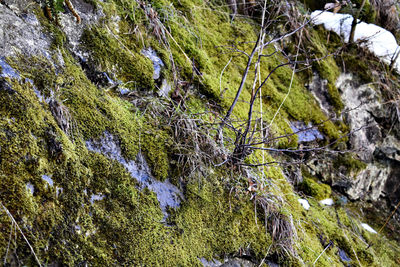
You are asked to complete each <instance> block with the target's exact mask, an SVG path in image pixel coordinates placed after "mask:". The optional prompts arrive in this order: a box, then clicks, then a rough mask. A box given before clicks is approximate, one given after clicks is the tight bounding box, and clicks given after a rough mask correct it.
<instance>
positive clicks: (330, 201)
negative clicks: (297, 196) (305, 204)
mask: <svg viewBox="0 0 400 267" xmlns="http://www.w3.org/2000/svg"><path fill="white" fill-rule="evenodd" d="M319 203H320V204H322V205H325V206H332V205H333V204H335V202H334V201H333V199H332V198H326V199H323V200H321V201H320V202H319Z"/></svg>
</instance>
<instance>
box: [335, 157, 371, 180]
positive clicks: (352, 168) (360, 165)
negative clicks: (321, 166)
mask: <svg viewBox="0 0 400 267" xmlns="http://www.w3.org/2000/svg"><path fill="white" fill-rule="evenodd" d="M333 166H334V167H335V168H336V169H340V168H343V167H344V168H345V170H346V173H347V175H351V176H353V177H356V176H357V174H358V173H359V172H360V171H362V170H364V169H365V168H366V167H367V164H366V163H365V162H363V161H361V160H359V159H358V158H357V156H356V155H355V154H354V153H344V154H339V156H338V157H337V159H336V160H335V161H334V163H333Z"/></svg>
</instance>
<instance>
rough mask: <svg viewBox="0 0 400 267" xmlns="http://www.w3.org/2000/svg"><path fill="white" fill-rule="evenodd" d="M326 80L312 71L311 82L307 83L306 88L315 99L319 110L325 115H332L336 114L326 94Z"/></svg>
mask: <svg viewBox="0 0 400 267" xmlns="http://www.w3.org/2000/svg"><path fill="white" fill-rule="evenodd" d="M327 85H328V81H327V80H325V79H321V78H320V77H319V75H318V74H317V73H315V72H314V73H313V77H312V80H311V83H309V84H308V86H307V87H308V89H309V90H310V91H311V93H312V95H313V96H314V98H315V99H316V100H317V102H318V104H319V106H320V107H321V110H322V111H323V112H324V113H325V115H327V116H329V117H330V116H332V114H336V112H335V109H334V107H333V106H332V105H331V103H330V102H329V94H328V87H327Z"/></svg>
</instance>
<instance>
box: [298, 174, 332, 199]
mask: <svg viewBox="0 0 400 267" xmlns="http://www.w3.org/2000/svg"><path fill="white" fill-rule="evenodd" d="M300 190H301V191H303V192H304V193H305V194H306V195H308V196H312V197H314V198H315V199H317V200H322V199H325V198H328V197H330V195H331V187H330V186H329V185H327V184H322V183H318V182H317V181H315V180H314V179H312V178H309V177H305V178H304V179H303V182H302V183H301V184H300Z"/></svg>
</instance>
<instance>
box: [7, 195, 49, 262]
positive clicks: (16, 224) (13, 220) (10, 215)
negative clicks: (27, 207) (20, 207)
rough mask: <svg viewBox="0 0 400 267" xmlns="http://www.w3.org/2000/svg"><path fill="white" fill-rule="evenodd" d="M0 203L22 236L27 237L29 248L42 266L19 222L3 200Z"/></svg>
mask: <svg viewBox="0 0 400 267" xmlns="http://www.w3.org/2000/svg"><path fill="white" fill-rule="evenodd" d="M0 205H1V206H2V207H3V209H4V211H5V212H6V214H7V215H8V217H10V219H11V220H12V222H13V223H14V224H15V226H16V227H17V228H18V230H19V232H20V233H21V235H22V237H23V238H24V239H25V242H26V243H27V244H28V246H29V248H30V249H31V252H32V254H33V256H34V257H35V260H36V262H37V263H38V264H39V267H41V266H42V265H41V264H40V261H39V259H38V257H37V256H36V253H35V251H34V250H33V248H32V246H31V244H30V243H29V241H28V239H27V238H26V236H25V235H24V233H23V232H22V230H21V228H20V227H19V225H18V223H17V222H16V221H15V219H14V217H13V216H12V214H11V213H10V211H9V210H8V209H7V208H6V207H5V206H4V205H3V203H2V202H0Z"/></svg>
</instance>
